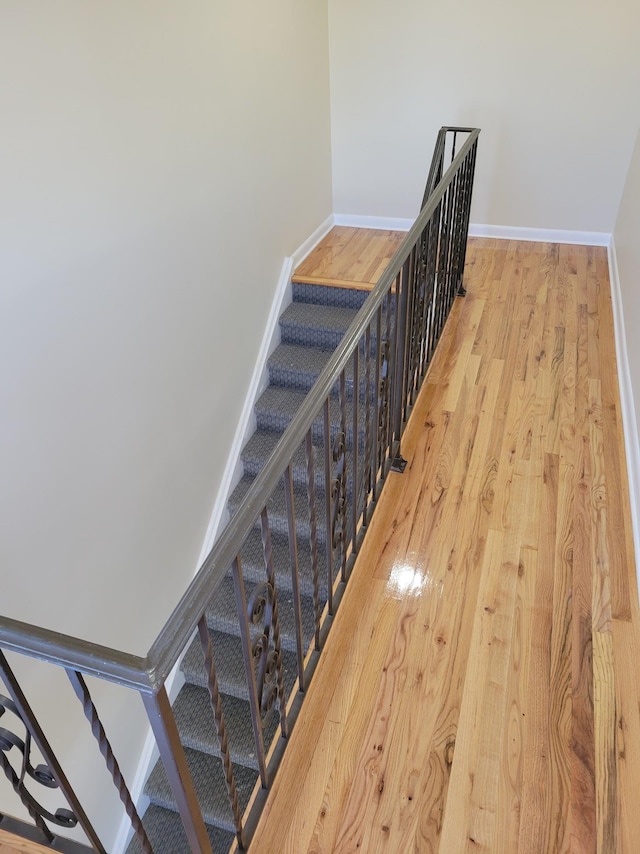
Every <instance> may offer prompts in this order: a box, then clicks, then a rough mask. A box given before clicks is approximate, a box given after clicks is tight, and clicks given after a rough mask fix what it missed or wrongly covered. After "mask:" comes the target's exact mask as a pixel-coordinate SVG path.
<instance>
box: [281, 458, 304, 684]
mask: <svg viewBox="0 0 640 854" xmlns="http://www.w3.org/2000/svg"><path fill="white" fill-rule="evenodd" d="M284 499H285V503H286V506H287V530H288V532H289V559H290V562H291V589H292V591H293V616H294V620H295V631H296V654H297V655H296V658H297V661H298V688H299V689H300V691H304V690H305V687H306V679H305V675H304V639H303V637H302V602H301V599H300V566H299V563H298V535H297V532H296V510H295V505H294V496H293V469H292V467H291V463H289V465H288V467H287V470H286V471H285V473H284Z"/></svg>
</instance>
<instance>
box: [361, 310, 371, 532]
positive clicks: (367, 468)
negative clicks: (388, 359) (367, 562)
mask: <svg viewBox="0 0 640 854" xmlns="http://www.w3.org/2000/svg"><path fill="white" fill-rule="evenodd" d="M364 352H365V358H364V388H365V392H364V425H365V428H364V429H365V437H364V470H363V475H364V483H363V493H364V499H363V507H362V524H363V525H364V526H365V527H366V525H367V521H368V520H367V514H368V510H369V496H370V494H371V492H372V484H371V468H372V464H371V323H369V325H368V326H367V329H366V332H365V334H364Z"/></svg>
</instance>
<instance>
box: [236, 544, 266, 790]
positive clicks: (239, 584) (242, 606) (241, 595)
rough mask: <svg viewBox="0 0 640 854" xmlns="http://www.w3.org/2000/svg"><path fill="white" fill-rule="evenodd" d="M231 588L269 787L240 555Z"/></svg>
mask: <svg viewBox="0 0 640 854" xmlns="http://www.w3.org/2000/svg"><path fill="white" fill-rule="evenodd" d="M231 568H232V575H233V589H234V591H235V594H236V607H237V611H238V620H239V623H240V637H241V639H242V656H243V658H244V669H245V673H246V676H247V685H248V688H249V706H250V708H251V724H252V727H253V739H254V742H255V747H256V757H257V759H258V769H259V771H260V782H261V783H262V787H263V789H267V788H268V787H269V777H268V775H267V761H266V753H265V749H264V736H263V732H262V712H261V708H260V706H261V704H260V700H259V698H258V686H257V683H256V673H255V670H254V666H253V663H254V660H255V658H256V652H255V651H254V647H253V643H252V640H251V629H250V626H249V615H248V609H247V594H246V590H245V586H244V577H243V575H242V567H241V564H240V557H239V556H238V557H236V558H235V560H234V561H233V563H232V565H231Z"/></svg>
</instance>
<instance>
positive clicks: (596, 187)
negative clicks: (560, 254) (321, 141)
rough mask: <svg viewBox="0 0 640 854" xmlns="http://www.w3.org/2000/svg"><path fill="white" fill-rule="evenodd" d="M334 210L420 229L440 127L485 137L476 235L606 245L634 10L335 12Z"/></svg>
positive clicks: (613, 6)
mask: <svg viewBox="0 0 640 854" xmlns="http://www.w3.org/2000/svg"><path fill="white" fill-rule="evenodd" d="M329 29H330V51H331V99H332V100H331V110H332V136H333V175H334V210H335V211H336V212H337V213H342V214H361V215H377V216H390V217H413V216H415V215H416V213H417V209H418V206H419V203H420V200H421V197H422V190H423V188H424V183H425V180H426V176H427V172H428V167H429V162H430V159H431V153H432V150H433V144H434V142H435V137H436V133H437V130H438V128H439V127H440V126H441V125H444V124H452V125H455V124H462V125H473V126H477V127H480V128H482V134H481V137H480V143H479V152H478V169H477V178H476V186H475V191H474V192H475V197H474V205H473V210H472V221H473V222H478V223H487V224H493V225H508V226H524V227H531V228H547V229H569V230H584V231H605V232H611V231H612V229H613V224H614V221H615V216H616V212H617V209H618V205H619V202H620V196H621V193H622V185H623V182H624V176H625V170H626V166H627V164H628V162H629V157H630V155H631V150H632V147H633V141H634V138H635V131H636V128H637V116H636V115H635V114H634V110H635V105H636V104H637V99H638V90H639V88H640V54H639V53H638V49H637V34H638V31H639V29H640V5H638V3H637V2H636V0H611V2H610V3H604V2H602V0H586V2H584V0H564V2H562V3H558V2H556V0H540V2H535V3H534V2H526V3H525V2H516V3H514V2H507V0H486V2H484V3H482V4H479V3H477V2H474V0H460V2H456V3H446V2H444V3H443V2H436V0H427V2H425V0H395V2H388V0H330V2H329Z"/></svg>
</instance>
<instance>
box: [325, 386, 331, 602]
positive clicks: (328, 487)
mask: <svg viewBox="0 0 640 854" xmlns="http://www.w3.org/2000/svg"><path fill="white" fill-rule="evenodd" d="M330 405H331V404H330V401H329V398H327V399H326V400H325V402H324V407H323V426H324V499H325V520H326V551H327V584H328V588H327V607H328V610H329V615H330V616H333V536H332V533H331V513H332V506H331V492H332V480H331V444H332V443H331V410H330Z"/></svg>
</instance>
